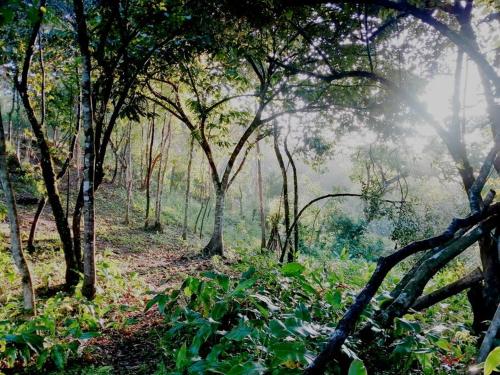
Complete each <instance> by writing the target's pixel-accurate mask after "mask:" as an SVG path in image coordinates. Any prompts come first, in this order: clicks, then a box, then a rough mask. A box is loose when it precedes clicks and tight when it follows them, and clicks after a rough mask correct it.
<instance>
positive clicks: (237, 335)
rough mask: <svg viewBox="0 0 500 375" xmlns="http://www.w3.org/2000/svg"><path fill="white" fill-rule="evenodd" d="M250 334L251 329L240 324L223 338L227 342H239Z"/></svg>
mask: <svg viewBox="0 0 500 375" xmlns="http://www.w3.org/2000/svg"><path fill="white" fill-rule="evenodd" d="M250 333H252V328H251V327H249V326H247V325H246V324H245V323H240V324H239V325H238V327H236V328H233V329H232V330H231V331H230V332H229V333H227V334H226V335H225V336H224V337H226V338H227V339H228V340H233V341H241V340H243V339H244V338H245V337H247V336H248V335H249V334H250Z"/></svg>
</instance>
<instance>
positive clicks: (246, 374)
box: [227, 361, 267, 375]
mask: <svg viewBox="0 0 500 375" xmlns="http://www.w3.org/2000/svg"><path fill="white" fill-rule="evenodd" d="M266 370H267V369H266V368H265V367H264V366H262V364H260V363H259V362H251V361H249V362H246V363H239V364H237V365H235V366H233V367H231V369H230V370H229V372H228V373H227V374H228V375H257V374H263V373H264V372H265V371H266Z"/></svg>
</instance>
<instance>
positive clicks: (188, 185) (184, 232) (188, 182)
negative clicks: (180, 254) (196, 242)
mask: <svg viewBox="0 0 500 375" xmlns="http://www.w3.org/2000/svg"><path fill="white" fill-rule="evenodd" d="M193 150H194V136H193V135H191V142H190V144H189V159H188V168H187V175H186V176H187V177H186V193H185V195H184V222H183V225H182V239H183V240H186V239H187V231H188V210H189V195H190V193H191V169H192V168H191V167H192V164H193Z"/></svg>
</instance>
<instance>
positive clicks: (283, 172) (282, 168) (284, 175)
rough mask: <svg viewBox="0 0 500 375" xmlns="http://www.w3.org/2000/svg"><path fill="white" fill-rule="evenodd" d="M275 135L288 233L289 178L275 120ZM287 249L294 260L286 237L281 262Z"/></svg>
mask: <svg viewBox="0 0 500 375" xmlns="http://www.w3.org/2000/svg"><path fill="white" fill-rule="evenodd" d="M273 137H274V152H275V154H276V159H278V164H279V167H280V171H281V177H282V178H283V206H284V216H285V233H288V232H289V229H290V203H289V201H288V179H287V173H286V168H285V163H284V162H283V157H282V156H281V151H280V147H279V144H278V124H277V123H276V121H274V123H273ZM287 251H288V261H293V253H291V252H289V247H288V241H287V239H285V243H284V244H283V245H282V250H281V255H280V263H283V261H284V259H285V255H286V253H287Z"/></svg>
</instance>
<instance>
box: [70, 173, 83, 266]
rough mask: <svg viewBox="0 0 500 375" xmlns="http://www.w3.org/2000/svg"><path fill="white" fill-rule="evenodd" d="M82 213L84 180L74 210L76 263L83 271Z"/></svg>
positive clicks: (73, 226)
mask: <svg viewBox="0 0 500 375" xmlns="http://www.w3.org/2000/svg"><path fill="white" fill-rule="evenodd" d="M82 214H83V181H81V182H80V188H79V190H78V196H77V197H76V201H75V208H74V210H73V222H72V228H73V249H74V252H75V258H76V263H77V265H78V270H79V271H80V272H83V257H82V231H81V223H82Z"/></svg>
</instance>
